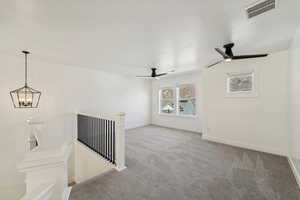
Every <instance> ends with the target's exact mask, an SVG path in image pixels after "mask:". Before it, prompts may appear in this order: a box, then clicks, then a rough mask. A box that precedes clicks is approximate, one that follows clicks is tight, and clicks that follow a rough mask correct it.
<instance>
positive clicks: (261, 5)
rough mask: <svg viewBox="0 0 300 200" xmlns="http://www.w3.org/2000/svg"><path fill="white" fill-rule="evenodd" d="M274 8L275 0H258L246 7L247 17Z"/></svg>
mask: <svg viewBox="0 0 300 200" xmlns="http://www.w3.org/2000/svg"><path fill="white" fill-rule="evenodd" d="M275 8H276V1H275V0H263V1H258V2H256V3H254V4H252V5H250V6H249V7H247V8H246V12H247V15H248V18H249V19H250V18H252V17H255V16H258V15H261V14H263V13H265V12H268V11H270V10H273V9H275Z"/></svg>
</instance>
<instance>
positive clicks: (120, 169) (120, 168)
mask: <svg viewBox="0 0 300 200" xmlns="http://www.w3.org/2000/svg"><path fill="white" fill-rule="evenodd" d="M126 168H127V167H126V166H124V167H117V166H115V169H116V170H117V171H118V172H121V171H123V170H124V169H126Z"/></svg>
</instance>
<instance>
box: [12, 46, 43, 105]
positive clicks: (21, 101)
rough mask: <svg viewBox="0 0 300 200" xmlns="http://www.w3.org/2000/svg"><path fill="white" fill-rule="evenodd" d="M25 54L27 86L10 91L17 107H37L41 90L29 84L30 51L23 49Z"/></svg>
mask: <svg viewBox="0 0 300 200" xmlns="http://www.w3.org/2000/svg"><path fill="white" fill-rule="evenodd" d="M22 53H24V55H25V86H24V87H21V88H19V89H16V90H14V91H11V92H10V97H11V100H12V102H13V104H14V107H15V108H37V107H38V106H39V101H40V97H41V94H42V93H41V92H40V91H38V90H35V89H33V88H31V87H29V86H28V84H27V55H28V54H29V51H22Z"/></svg>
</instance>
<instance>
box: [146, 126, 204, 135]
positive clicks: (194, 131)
mask: <svg viewBox="0 0 300 200" xmlns="http://www.w3.org/2000/svg"><path fill="white" fill-rule="evenodd" d="M150 125H152V126H158V127H162V128H170V129H174V130H178V131H187V132H191V133H197V134H202V132H201V131H197V130H188V129H183V128H176V127H171V126H165V125H161V124H154V123H152V124H150Z"/></svg>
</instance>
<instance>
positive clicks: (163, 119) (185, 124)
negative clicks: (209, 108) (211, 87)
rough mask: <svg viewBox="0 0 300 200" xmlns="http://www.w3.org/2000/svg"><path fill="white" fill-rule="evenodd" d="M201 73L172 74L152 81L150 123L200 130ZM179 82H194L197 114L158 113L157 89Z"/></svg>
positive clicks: (172, 85)
mask: <svg viewBox="0 0 300 200" xmlns="http://www.w3.org/2000/svg"><path fill="white" fill-rule="evenodd" d="M200 76H201V73H200V71H194V72H192V73H189V74H182V75H173V76H170V77H164V78H161V79H160V80H153V82H152V124H155V125H160V126H165V127H171V128H176V129H183V130H188V131H194V132H201V131H202V124H201V122H202V120H201V119H202V109H201V104H202V100H201V99H202V94H201V92H202V91H201V77H200ZM181 84H194V85H195V89H196V109H197V115H196V117H194V118H191V117H181V116H166V115H161V114H159V89H160V88H162V87H174V86H176V85H181Z"/></svg>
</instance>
